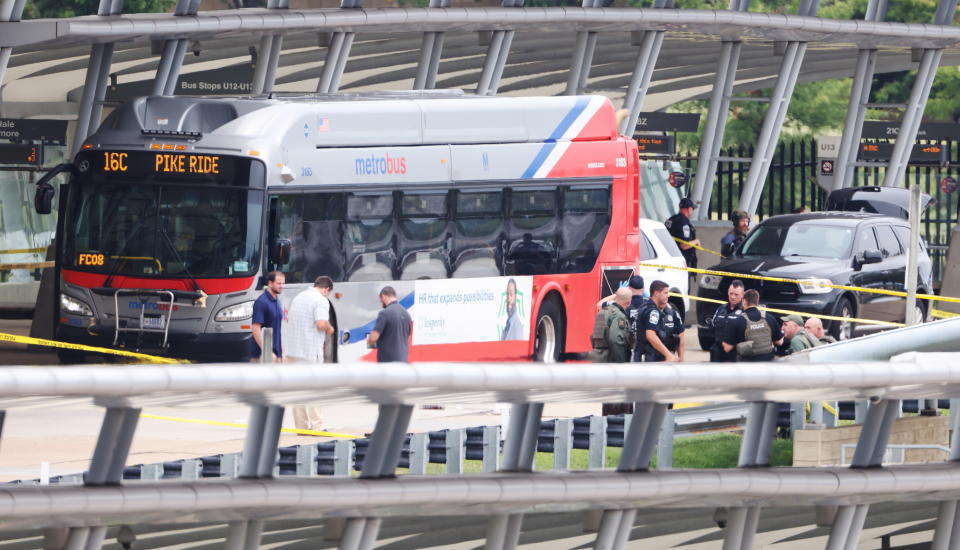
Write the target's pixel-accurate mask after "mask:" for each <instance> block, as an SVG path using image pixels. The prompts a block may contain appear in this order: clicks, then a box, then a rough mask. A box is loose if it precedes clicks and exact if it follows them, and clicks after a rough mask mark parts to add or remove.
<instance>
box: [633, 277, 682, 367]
mask: <svg viewBox="0 0 960 550" xmlns="http://www.w3.org/2000/svg"><path fill="white" fill-rule="evenodd" d="M638 335H642V339H643V344H642V346H643V360H644V361H645V362H648V363H651V362H659V361H683V347H684V326H683V317H681V316H680V313H679V312H677V310H675V309H674V308H673V306H671V305H670V285H668V284H667V283H665V282H663V281H654V282H652V283H650V304H649V305H648V306H647V307H646V308H644V309H643V311H641V312H640V324H639V327H638ZM637 342H638V347H640V345H641V344H640V337H639V336H638V338H637Z"/></svg>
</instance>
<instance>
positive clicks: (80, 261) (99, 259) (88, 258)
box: [77, 254, 106, 266]
mask: <svg viewBox="0 0 960 550" xmlns="http://www.w3.org/2000/svg"><path fill="white" fill-rule="evenodd" d="M105 261H106V258H105V257H104V255H103V254H80V255H78V256H77V265H96V266H102V265H103V264H104V262H105Z"/></svg>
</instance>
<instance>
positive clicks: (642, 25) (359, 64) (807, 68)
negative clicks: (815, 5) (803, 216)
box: [0, 8, 960, 116]
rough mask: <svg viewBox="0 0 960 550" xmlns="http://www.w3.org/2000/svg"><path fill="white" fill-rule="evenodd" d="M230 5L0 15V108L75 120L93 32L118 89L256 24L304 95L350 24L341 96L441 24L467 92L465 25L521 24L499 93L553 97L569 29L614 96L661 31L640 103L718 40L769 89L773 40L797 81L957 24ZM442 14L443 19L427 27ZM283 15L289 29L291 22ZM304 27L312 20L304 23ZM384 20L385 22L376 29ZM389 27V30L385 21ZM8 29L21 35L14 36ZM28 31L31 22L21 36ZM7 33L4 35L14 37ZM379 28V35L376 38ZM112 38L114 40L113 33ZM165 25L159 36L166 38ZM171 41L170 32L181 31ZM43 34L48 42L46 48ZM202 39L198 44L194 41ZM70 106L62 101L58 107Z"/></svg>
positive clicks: (936, 37) (391, 71)
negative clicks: (792, 61)
mask: <svg viewBox="0 0 960 550" xmlns="http://www.w3.org/2000/svg"><path fill="white" fill-rule="evenodd" d="M276 12H277V10H233V11H226V12H201V13H200V14H199V15H197V16H196V17H190V16H183V17H172V16H170V15H167V14H136V15H124V16H118V17H82V18H74V19H65V20H35V21H23V22H19V23H0V44H2V45H9V44H13V43H17V44H20V45H21V46H20V47H18V48H16V49H15V50H14V55H13V57H12V59H11V62H10V68H9V70H8V71H7V79H6V85H5V87H4V88H3V91H2V100H3V103H2V104H0V113H2V114H3V115H4V116H45V115H46V116H49V115H60V116H70V115H72V114H75V113H76V111H77V109H76V102H77V101H78V100H79V96H80V90H81V87H82V85H83V82H84V79H85V76H86V72H85V68H86V65H87V63H88V62H89V48H87V47H85V46H83V45H82V44H85V43H89V42H91V41H93V40H95V39H100V40H104V39H106V38H107V37H108V36H109V37H110V39H117V40H121V41H120V42H119V43H118V44H117V53H116V56H115V58H114V63H113V68H112V72H113V74H116V75H117V82H118V83H120V84H121V85H123V84H126V83H129V82H136V81H150V80H152V79H153V77H154V74H155V71H156V67H157V64H158V62H159V56H158V55H155V54H152V53H151V51H150V47H149V45H148V42H149V40H150V39H151V38H152V39H158V38H161V37H164V36H169V34H170V32H172V31H171V30H170V29H171V28H173V27H169V26H167V25H176V26H177V27H176V29H177V30H179V31H183V33H182V34H186V35H188V36H190V38H191V39H192V40H194V41H195V42H194V46H193V47H192V48H193V49H195V50H196V51H199V52H200V55H199V56H195V55H189V54H188V55H187V56H186V58H185V60H184V71H183V72H184V74H189V73H197V72H202V71H207V70H211V69H215V68H221V67H224V66H241V65H247V66H249V63H250V62H251V57H250V48H251V47H252V46H255V45H257V44H258V43H259V36H260V35H261V34H263V32H264V31H265V30H266V29H270V28H279V27H280V26H281V23H283V24H289V25H288V26H287V27H285V29H286V30H285V32H286V33H288V34H287V37H286V39H285V41H284V43H283V51H282V53H281V55H280V59H279V68H278V71H277V84H276V86H275V87H274V89H275V90H276V91H300V92H303V91H314V90H316V88H317V82H318V79H319V76H320V73H321V70H322V66H323V59H324V52H325V50H326V48H325V47H322V46H320V45H319V35H320V34H321V33H323V32H324V31H330V30H334V29H341V28H344V27H343V26H344V25H347V24H348V23H349V26H350V28H352V29H354V30H357V31H360V32H361V33H360V34H358V35H357V38H356V41H355V43H354V46H353V49H352V52H351V57H350V60H349V62H348V63H347V65H346V73H345V75H344V78H343V83H342V85H341V87H340V89H341V90H342V91H371V90H396V89H410V88H412V85H413V79H414V76H415V74H416V70H417V61H418V59H419V56H420V46H421V31H423V30H428V29H429V28H433V26H438V28H439V27H442V28H443V29H444V30H446V31H447V32H446V43H445V47H444V52H443V57H442V60H441V63H440V67H439V76H438V80H437V87H438V88H464V89H468V90H471V89H473V88H474V87H475V86H476V85H477V80H478V78H479V75H480V71H481V68H482V66H483V61H484V55H485V53H486V47H485V46H484V45H481V44H480V43H479V41H478V35H477V33H476V32H474V31H476V30H490V29H494V28H503V27H504V26H510V27H514V28H517V29H519V30H522V31H523V32H518V33H517V35H516V37H515V39H514V43H513V48H512V52H511V55H510V56H509V58H508V60H507V66H506V68H505V70H504V77H503V82H502V83H501V85H500V89H499V93H500V94H504V95H556V94H561V93H563V91H564V88H565V86H566V80H567V74H568V73H567V71H568V69H569V67H570V63H571V59H572V57H573V54H574V46H575V40H574V38H573V36H571V35H570V33H569V32H565V31H569V30H571V29H574V28H590V29H597V30H599V31H600V32H599V35H598V37H599V40H598V44H597V53H596V57H595V60H594V63H593V67H592V69H591V72H590V78H589V80H588V81H587V89H586V91H587V92H597V93H603V94H605V95H608V96H610V97H611V98H613V99H615V100H616V99H619V98H620V97H621V96H622V95H623V93H624V90H625V89H626V88H627V85H628V83H629V81H630V78H631V75H632V71H633V69H634V65H635V63H636V55H637V53H636V52H637V47H636V46H631V45H630V36H629V34H628V33H629V31H630V30H635V29H649V28H665V29H667V30H668V32H667V38H666V40H665V43H664V47H663V49H662V53H661V57H660V59H659V61H658V63H657V67H658V69H657V70H656V71H655V72H654V74H653V81H652V84H651V87H650V90H649V92H648V95H647V100H646V103H645V110H657V109H661V108H663V107H665V106H667V105H670V104H672V103H676V102H679V101H684V100H687V99H694V98H703V97H707V96H708V94H709V93H710V90H711V89H712V86H713V79H714V72H715V71H716V66H717V56H718V51H717V42H716V41H717V39H718V37H727V38H729V37H736V36H742V37H746V38H747V42H746V43H745V44H744V51H743V56H742V60H741V63H740V70H739V71H738V73H737V82H736V85H735V87H734V91H736V92H742V91H746V90H751V89H760V88H765V87H770V86H772V85H773V83H774V81H775V79H776V76H777V74H778V72H779V69H780V63H781V60H782V58H781V57H780V56H777V55H774V52H773V48H772V47H771V43H770V41H771V40H782V39H788V38H790V39H796V37H801V38H803V39H805V40H812V41H813V42H812V43H811V45H810V50H809V52H808V54H807V59H806V62H805V63H804V65H803V67H802V68H801V73H800V76H799V81H800V82H809V81H815V80H822V79H827V78H839V77H846V76H850V75H851V74H853V71H854V68H855V60H854V57H855V56H854V53H855V51H856V49H857V48H858V47H866V46H868V45H881V46H882V47H881V49H880V51H879V56H878V61H877V71H878V72H892V71H901V70H908V69H911V68H914V67H915V66H916V64H915V63H914V62H912V61H911V58H910V52H909V50H908V49H907V48H908V47H910V46H913V47H923V46H930V45H933V44H938V45H947V46H949V48H948V49H947V51H946V52H945V55H944V60H943V65H951V64H960V48H958V47H956V44H957V43H958V42H960V29H956V28H950V27H941V26H935V25H912V24H901V23H872V22H864V21H832V20H826V19H818V18H810V17H800V16H785V15H770V14H757V13H734V12H727V11H715V12H714V11H697V10H651V9H647V10H643V9H588V10H583V9H580V8H543V9H540V8H527V9H518V8H513V9H494V8H473V9H442V10H441V9H434V10H426V9H408V10H400V9H384V10H287V11H286V13H282V14H277V13H276ZM441 16H442V21H439V22H429V21H430V20H432V19H437V18H440V17H441ZM291 21H292V23H291ZM308 22H309V24H308ZM385 22H389V24H387V23H385ZM387 27H388V28H387ZM16 29H19V30H16ZM28 29H29V30H28ZM14 31H15V32H14ZM385 31H389V33H385ZM114 33H115V34H114ZM164 33H166V34H164ZM178 36H179V35H178ZM51 40H53V42H51ZM197 42H199V44H197ZM68 102H69V103H68Z"/></svg>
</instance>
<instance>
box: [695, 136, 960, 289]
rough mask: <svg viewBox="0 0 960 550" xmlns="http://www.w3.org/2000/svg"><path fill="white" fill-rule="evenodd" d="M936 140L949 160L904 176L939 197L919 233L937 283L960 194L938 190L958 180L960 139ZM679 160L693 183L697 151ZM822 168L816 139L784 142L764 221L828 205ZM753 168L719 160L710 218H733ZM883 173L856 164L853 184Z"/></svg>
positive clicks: (731, 153) (739, 153)
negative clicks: (948, 179) (948, 180)
mask: <svg viewBox="0 0 960 550" xmlns="http://www.w3.org/2000/svg"><path fill="white" fill-rule="evenodd" d="M938 143H939V144H940V145H943V146H944V147H945V148H946V150H947V157H946V158H947V163H946V164H944V165H933V164H924V165H921V164H917V165H911V166H910V167H909V168H908V169H907V174H906V182H907V183H908V184H913V183H919V184H920V186H921V189H922V190H923V192H924V193H927V194H929V195H930V196H932V197H933V198H934V199H935V203H934V204H933V205H931V206H930V207H929V208H928V209H927V210H926V211H925V212H924V216H923V219H922V223H923V225H922V227H921V233H922V234H923V236H924V237H925V238H926V239H927V243H928V244H929V248H930V259H931V260H932V261H933V270H934V279H935V281H936V285H937V286H939V281H940V280H941V279H942V275H943V271H944V269H946V267H947V266H946V255H947V249H948V248H949V245H950V235H951V233H952V231H953V227H954V226H955V225H956V223H957V217H958V213H960V202H958V201H960V193H947V192H945V191H944V190H942V189H941V188H940V180H941V179H942V178H943V177H945V176H952V177H954V178H956V179H960V141H950V142H945V141H944V142H938ZM720 156H721V157H726V158H732V159H743V158H751V157H752V156H753V147H752V146H737V147H731V148H728V149H726V150H723V151H721V153H720ZM680 162H681V163H682V164H683V165H684V167H685V168H686V169H687V172H688V173H689V174H691V178H690V179H691V181H692V179H693V174H694V173H695V172H696V167H697V158H696V155H695V154H693V153H687V154H686V155H685V156H682V157H681V158H680ZM818 170H819V163H818V160H817V142H816V140H814V139H797V140H791V141H783V142H781V143H780V144H779V145H778V146H777V151H776V154H775V155H774V160H773V162H772V163H771V165H770V172H769V173H768V175H767V181H766V183H765V184H764V189H763V195H762V196H761V199H760V203H759V205H758V207H757V217H758V218H759V219H760V220H763V219H765V218H767V217H770V216H775V215H778V214H788V213H790V212H794V211H796V210H797V209H798V208H803V207H805V208H807V209H808V210H811V211H816V210H822V209H823V208H824V207H825V206H826V197H827V192H826V191H824V190H823V189H822V188H821V187H820V186H819V185H818V184H817V171H818ZM749 171H750V163H749V162H747V161H742V160H730V161H723V162H719V163H718V164H717V176H716V179H715V183H714V189H713V194H712V195H711V200H710V207H709V208H710V210H709V219H711V220H725V219H729V217H730V213H731V212H732V211H733V210H734V209H736V208H737V207H738V205H739V203H740V195H741V192H742V185H743V183H744V182H745V181H746V179H747V173H748V172H749ZM884 173H885V169H884V168H883V167H882V166H870V167H857V168H856V169H855V170H854V175H853V185H855V186H861V185H881V184H882V183H883V175H884Z"/></svg>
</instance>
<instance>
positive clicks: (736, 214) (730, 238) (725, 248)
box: [720, 210, 750, 258]
mask: <svg viewBox="0 0 960 550" xmlns="http://www.w3.org/2000/svg"><path fill="white" fill-rule="evenodd" d="M730 221H732V222H733V229H731V230H730V232H729V233H727V234H726V235H724V236H723V238H722V239H720V255H721V256H723V257H724V258H729V257H730V256H733V251H734V250H736V249H737V247H738V246H740V243H742V242H743V240H744V239H746V238H747V232H749V231H750V216H749V215H748V214H747V213H746V212H745V211H743V210H734V211H733V214H732V215H731V216H730Z"/></svg>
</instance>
